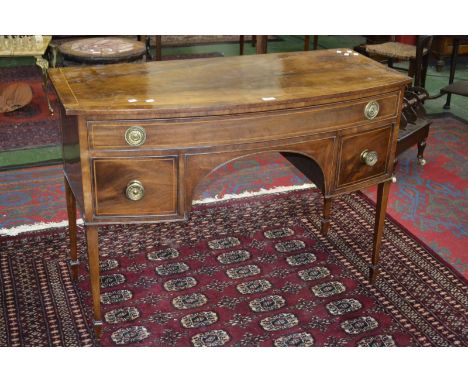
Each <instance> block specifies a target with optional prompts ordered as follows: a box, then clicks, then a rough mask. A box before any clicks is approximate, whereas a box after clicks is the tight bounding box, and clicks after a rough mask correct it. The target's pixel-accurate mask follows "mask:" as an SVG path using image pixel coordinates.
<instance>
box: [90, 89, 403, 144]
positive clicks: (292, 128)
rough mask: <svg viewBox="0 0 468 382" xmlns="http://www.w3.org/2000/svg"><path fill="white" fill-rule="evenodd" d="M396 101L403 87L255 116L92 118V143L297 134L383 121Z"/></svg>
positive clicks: (228, 140)
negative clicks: (342, 100) (365, 97)
mask: <svg viewBox="0 0 468 382" xmlns="http://www.w3.org/2000/svg"><path fill="white" fill-rule="evenodd" d="M375 102H376V103H377V105H376V103H375ZM369 106H372V107H369ZM397 106H398V93H390V94H387V95H384V96H379V97H376V98H367V99H360V100H356V101H353V102H341V103H337V104H333V105H323V106H317V107H312V108H304V109H301V110H290V111H282V112H267V113H257V114H255V115H252V116H245V115H244V116H231V117H224V118H221V117H212V118H195V119H191V120H188V119H186V120H182V119H178V120H149V121H91V122H88V127H89V130H90V146H91V147H92V148H94V149H98V150H106V149H123V148H127V149H135V148H143V149H145V148H153V149H154V148H157V149H160V148H169V147H170V148H189V147H206V146H219V145H225V144H233V143H236V144H243V143H252V142H259V141H266V140H274V139H283V138H291V137H298V136H303V135H307V134H310V133H315V132H317V133H318V132H322V131H328V130H330V129H332V128H333V129H336V127H340V126H346V125H351V124H357V123H363V122H367V121H369V120H370V119H372V120H373V121H378V120H381V119H384V118H389V117H395V116H396V115H397ZM366 113H367V117H366Z"/></svg>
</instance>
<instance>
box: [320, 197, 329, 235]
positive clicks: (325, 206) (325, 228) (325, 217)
mask: <svg viewBox="0 0 468 382" xmlns="http://www.w3.org/2000/svg"><path fill="white" fill-rule="evenodd" d="M331 206H332V199H331V198H324V199H323V217H322V227H321V231H322V235H326V234H327V233H328V229H329V228H330V213H331Z"/></svg>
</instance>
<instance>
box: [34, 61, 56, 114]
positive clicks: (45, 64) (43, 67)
mask: <svg viewBox="0 0 468 382" xmlns="http://www.w3.org/2000/svg"><path fill="white" fill-rule="evenodd" d="M35 58H36V65H37V66H39V67H40V68H41V70H42V80H43V82H44V84H43V85H44V93H45V96H46V99H47V106H48V107H49V111H50V114H54V109H52V105H51V104H50V99H49V89H48V85H49V75H48V74H47V69H49V61H47V60H46V59H45V58H44V57H41V56H36V57H35Z"/></svg>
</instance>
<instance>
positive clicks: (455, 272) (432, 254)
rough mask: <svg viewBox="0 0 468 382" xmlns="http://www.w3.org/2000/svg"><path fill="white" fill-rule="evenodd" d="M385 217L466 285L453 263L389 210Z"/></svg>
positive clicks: (369, 201) (364, 195)
mask: <svg viewBox="0 0 468 382" xmlns="http://www.w3.org/2000/svg"><path fill="white" fill-rule="evenodd" d="M357 192H358V193H360V194H361V195H362V196H363V199H364V200H365V201H366V202H367V203H368V204H370V205H371V206H373V207H374V208H376V204H375V202H374V201H373V200H372V199H371V198H369V197H368V196H367V195H366V194H364V193H363V192H362V191H357ZM385 218H386V219H388V220H389V221H390V222H391V223H393V224H395V225H396V226H397V227H398V228H399V229H401V230H402V231H404V232H405V233H406V234H407V235H408V236H409V237H410V238H411V239H413V240H414V241H416V243H417V244H418V245H420V246H421V247H423V248H424V250H425V251H426V252H428V253H429V254H430V255H431V256H432V257H434V258H435V259H436V260H437V261H439V262H441V263H442V264H443V265H445V266H446V267H447V268H449V269H450V270H451V271H452V273H454V275H455V276H456V277H458V278H459V279H460V280H461V281H462V282H464V283H465V284H466V285H468V280H467V279H466V278H465V276H463V275H462V274H461V273H460V272H459V271H458V270H457V269H455V268H454V267H453V265H451V264H450V263H448V262H447V260H445V259H444V258H442V257H441V256H439V255H438V254H437V252H436V251H434V250H433V249H432V248H431V247H429V246H428V245H427V244H426V243H424V242H423V241H422V240H421V239H420V238H418V237H417V236H415V234H414V233H412V232H411V231H409V230H408V228H406V227H405V226H403V225H402V224H401V223H400V222H399V221H398V220H396V219H395V218H394V217H393V216H392V215H391V214H390V213H389V212H387V213H386V216H385Z"/></svg>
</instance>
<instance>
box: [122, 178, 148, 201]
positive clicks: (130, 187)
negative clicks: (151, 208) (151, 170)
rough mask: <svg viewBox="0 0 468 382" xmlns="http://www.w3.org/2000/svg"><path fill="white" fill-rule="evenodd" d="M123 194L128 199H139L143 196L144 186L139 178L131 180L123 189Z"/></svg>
mask: <svg viewBox="0 0 468 382" xmlns="http://www.w3.org/2000/svg"><path fill="white" fill-rule="evenodd" d="M125 195H127V198H128V199H130V200H140V199H142V198H143V196H145V188H144V187H143V184H142V183H141V182H140V181H139V180H131V181H130V182H128V184H127V188H126V189H125Z"/></svg>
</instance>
